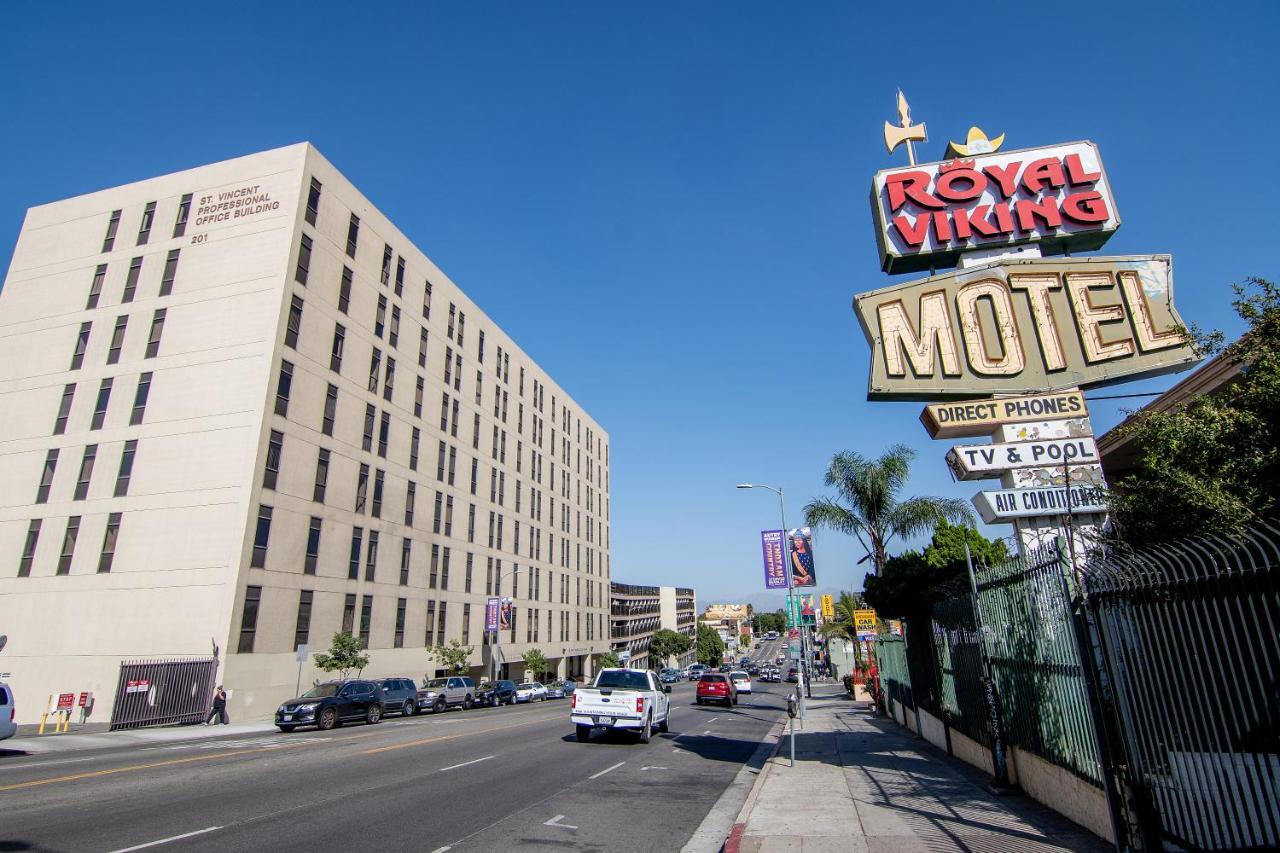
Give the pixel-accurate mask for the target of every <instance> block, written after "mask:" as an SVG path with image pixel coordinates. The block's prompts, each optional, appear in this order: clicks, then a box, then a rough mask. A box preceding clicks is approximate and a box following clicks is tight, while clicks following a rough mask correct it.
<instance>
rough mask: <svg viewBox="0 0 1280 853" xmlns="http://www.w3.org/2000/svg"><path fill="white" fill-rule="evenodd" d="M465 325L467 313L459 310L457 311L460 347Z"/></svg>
mask: <svg viewBox="0 0 1280 853" xmlns="http://www.w3.org/2000/svg"><path fill="white" fill-rule="evenodd" d="M466 326H467V315H466V314H464V313H463V312H461V311H459V312H458V347H459V348H461V347H462V343H463V341H462V336H463V331H464V330H465V329H466Z"/></svg>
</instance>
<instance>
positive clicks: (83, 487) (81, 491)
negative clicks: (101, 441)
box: [71, 444, 98, 501]
mask: <svg viewBox="0 0 1280 853" xmlns="http://www.w3.org/2000/svg"><path fill="white" fill-rule="evenodd" d="M97 458H98V445H96V444H90V445H88V446H87V447H85V449H84V456H83V458H81V460H80V476H79V477H77V478H76V491H75V494H74V495H73V496H72V498H71V499H72V500H76V501H82V500H84V499H85V498H86V497H88V495H89V481H90V480H92V479H93V463H94V460H96V459H97Z"/></svg>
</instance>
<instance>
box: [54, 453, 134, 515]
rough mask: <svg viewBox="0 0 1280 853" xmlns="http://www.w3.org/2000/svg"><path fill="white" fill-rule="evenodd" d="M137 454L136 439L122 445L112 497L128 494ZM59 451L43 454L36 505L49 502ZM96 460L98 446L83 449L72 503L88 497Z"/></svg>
mask: <svg viewBox="0 0 1280 853" xmlns="http://www.w3.org/2000/svg"><path fill="white" fill-rule="evenodd" d="M137 453H138V441H137V439H130V440H128V441H126V442H125V443H124V448H123V449H122V450H121V452H120V467H119V470H118V471H117V472H116V485H115V489H114V491H113V492H112V496H113V497H117V498H120V497H124V496H126V495H127V494H129V480H130V479H131V478H132V476H133V463H134V457H135V456H137ZM60 454H61V450H60V449H59V448H57V447H55V448H53V449H52V450H50V451H49V452H48V453H46V454H45V457H44V466H43V467H42V468H41V471H40V483H39V485H38V486H36V500H35V502H36V503H37V504H43V503H48V502H49V492H50V491H51V490H52V489H53V477H54V474H55V472H56V471H57V468H58V457H59V455H60ZM97 458H98V445H96V444H89V445H86V446H85V448H84V451H83V453H82V454H81V456H80V473H79V474H78V475H77V476H76V485H75V491H74V492H73V493H72V496H71V499H72V500H73V501H82V500H84V499H85V498H87V497H88V496H89V484H90V481H91V480H92V479H93V468H94V464H95V463H96V461H97Z"/></svg>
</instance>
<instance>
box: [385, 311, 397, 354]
mask: <svg viewBox="0 0 1280 853" xmlns="http://www.w3.org/2000/svg"><path fill="white" fill-rule="evenodd" d="M387 342H388V343H390V344H391V345H392V346H393V347H394V346H398V345H399V344H400V306H399V305H392V306H391V329H390V330H389V331H388V333H387Z"/></svg>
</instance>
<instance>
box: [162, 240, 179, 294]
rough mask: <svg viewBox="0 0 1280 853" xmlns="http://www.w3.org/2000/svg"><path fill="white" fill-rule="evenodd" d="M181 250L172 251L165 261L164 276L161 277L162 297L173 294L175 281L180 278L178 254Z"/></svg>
mask: <svg viewBox="0 0 1280 853" xmlns="http://www.w3.org/2000/svg"><path fill="white" fill-rule="evenodd" d="M180 251H181V250H180V249H170V250H169V254H168V255H167V256H165V259H164V274H163V275H162V276H160V295H161V296H168V295H169V294H170V293H173V280H174V279H175V278H177V277H178V254H179V252H180Z"/></svg>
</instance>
